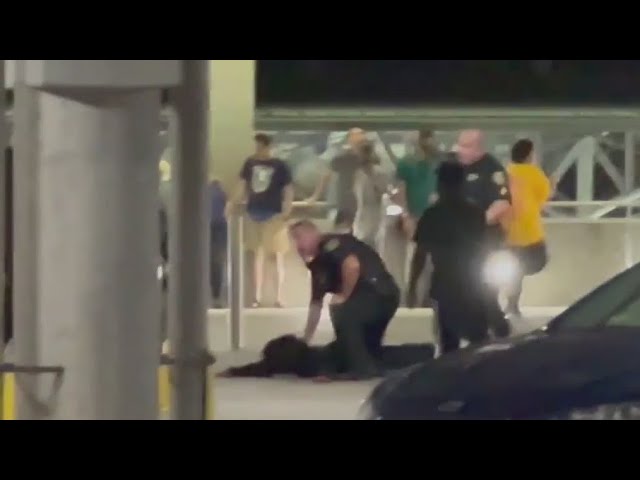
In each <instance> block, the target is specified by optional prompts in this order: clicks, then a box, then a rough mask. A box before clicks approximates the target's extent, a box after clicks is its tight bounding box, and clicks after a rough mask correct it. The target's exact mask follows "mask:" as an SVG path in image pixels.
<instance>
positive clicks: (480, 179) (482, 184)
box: [464, 154, 511, 243]
mask: <svg viewBox="0 0 640 480" xmlns="http://www.w3.org/2000/svg"><path fill="white" fill-rule="evenodd" d="M464 170H465V184H464V195H465V197H466V198H467V200H469V201H470V202H471V203H473V204H474V205H477V206H478V207H480V208H481V209H482V210H483V211H484V212H486V211H487V210H488V209H489V207H490V206H491V204H492V203H493V202H496V201H498V200H506V201H508V202H511V193H510V192H509V182H508V181H507V178H508V177H507V172H506V170H505V169H504V167H503V166H502V164H501V163H500V162H499V161H498V160H497V159H496V158H495V157H493V156H491V155H489V154H485V155H484V157H482V158H481V159H480V160H478V161H476V162H474V163H472V164H471V165H466V166H465V168H464ZM489 234H490V235H491V237H492V238H493V240H494V243H495V242H500V241H501V240H502V237H503V236H504V232H503V231H502V228H501V227H500V225H494V226H492V227H490V228H489Z"/></svg>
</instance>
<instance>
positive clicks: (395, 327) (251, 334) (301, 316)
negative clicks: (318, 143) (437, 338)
mask: <svg viewBox="0 0 640 480" xmlns="http://www.w3.org/2000/svg"><path fill="white" fill-rule="evenodd" d="M325 310H326V309H325ZM563 310H564V307H538V308H527V309H524V319H523V320H522V321H520V322H517V324H515V325H514V328H515V330H516V331H527V330H531V329H534V328H539V327H541V326H542V325H544V324H545V323H546V322H547V321H548V320H549V319H550V318H552V317H554V316H556V315H557V314H559V313H560V312H562V311H563ZM327 313H328V312H326V311H325V312H324V315H323V317H322V318H321V320H320V325H319V326H318V331H317V333H316V336H315V338H314V343H317V344H325V343H327V342H330V341H331V340H332V339H333V329H332V327H331V323H330V321H329V318H328V316H327ZM306 314H307V309H306V308H284V309H278V308H260V309H246V310H245V312H244V321H243V325H242V348H243V349H246V350H249V351H254V352H258V351H260V350H261V349H262V347H263V346H264V344H265V343H266V342H267V341H269V340H271V339H272V338H274V337H277V336H279V335H285V334H288V333H292V334H301V333H302V330H303V328H304V324H305V321H306ZM229 332H230V329H229V311H228V310H209V328H208V337H209V345H210V348H211V349H212V350H213V351H214V352H226V351H229V350H230V349H231V344H230V341H229V338H230V336H229ZM433 338H434V336H433V311H432V310H431V309H414V310H409V309H406V308H401V309H399V310H398V313H397V314H396V317H395V318H394V319H393V320H392V321H391V324H390V325H389V329H388V330H387V336H386V339H385V343H387V344H390V345H394V344H400V343H409V342H418V343H420V342H432V341H433Z"/></svg>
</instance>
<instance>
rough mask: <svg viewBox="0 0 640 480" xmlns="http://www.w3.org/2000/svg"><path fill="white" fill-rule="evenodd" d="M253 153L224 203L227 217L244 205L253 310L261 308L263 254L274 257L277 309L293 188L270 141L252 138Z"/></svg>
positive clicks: (280, 298)
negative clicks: (235, 187) (238, 182)
mask: <svg viewBox="0 0 640 480" xmlns="http://www.w3.org/2000/svg"><path fill="white" fill-rule="evenodd" d="M255 142H256V153H255V154H254V155H253V156H252V157H250V158H248V159H247V160H246V161H245V163H244V165H243V167H242V170H241V172H240V184H239V186H238V189H237V191H236V192H235V195H234V196H233V197H232V199H231V201H230V202H229V203H228V204H227V207H226V215H227V216H229V215H230V214H231V212H232V210H233V208H234V206H235V205H237V204H238V203H241V202H243V201H246V202H247V213H246V215H245V218H246V220H245V224H244V227H245V231H244V238H245V242H246V247H247V248H248V250H250V251H252V252H253V253H254V265H253V266H254V286H255V297H254V301H253V307H260V306H261V305H262V287H263V272H264V262H265V255H266V254H273V255H275V257H276V271H277V277H278V278H277V284H276V306H277V307H282V289H283V286H284V275H285V270H284V254H285V253H286V252H287V250H288V249H289V237H288V231H287V225H286V221H287V218H288V217H289V215H291V209H292V206H293V186H292V179H291V170H290V169H289V166H288V165H287V164H286V163H285V162H284V161H282V160H280V159H278V158H273V157H272V156H271V138H270V137H269V136H267V135H265V134H258V135H256V136H255Z"/></svg>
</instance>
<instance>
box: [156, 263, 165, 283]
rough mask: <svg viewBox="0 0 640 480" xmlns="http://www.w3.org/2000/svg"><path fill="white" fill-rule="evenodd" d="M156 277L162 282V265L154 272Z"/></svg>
mask: <svg viewBox="0 0 640 480" xmlns="http://www.w3.org/2000/svg"><path fill="white" fill-rule="evenodd" d="M156 275H157V277H158V280H162V277H163V276H164V268H162V265H159V266H158V269H157V270H156Z"/></svg>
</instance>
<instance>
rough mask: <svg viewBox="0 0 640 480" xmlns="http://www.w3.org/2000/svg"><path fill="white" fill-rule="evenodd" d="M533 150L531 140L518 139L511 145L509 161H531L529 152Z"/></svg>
mask: <svg viewBox="0 0 640 480" xmlns="http://www.w3.org/2000/svg"><path fill="white" fill-rule="evenodd" d="M532 152H533V142H532V141H531V140H529V139H528V138H523V139H522V140H518V141H517V142H516V143H515V144H514V145H513V147H511V161H512V162H513V163H527V162H529V161H531V153H532Z"/></svg>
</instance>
